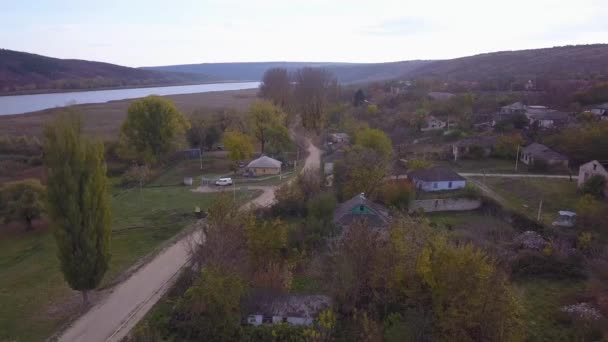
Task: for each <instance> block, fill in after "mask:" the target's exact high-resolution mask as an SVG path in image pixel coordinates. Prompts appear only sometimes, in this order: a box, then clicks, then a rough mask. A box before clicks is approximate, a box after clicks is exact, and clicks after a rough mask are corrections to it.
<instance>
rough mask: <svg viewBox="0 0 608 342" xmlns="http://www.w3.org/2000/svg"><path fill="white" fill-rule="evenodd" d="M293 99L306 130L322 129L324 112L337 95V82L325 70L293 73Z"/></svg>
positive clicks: (313, 69)
mask: <svg viewBox="0 0 608 342" xmlns="http://www.w3.org/2000/svg"><path fill="white" fill-rule="evenodd" d="M295 83H296V85H295V89H294V98H295V102H296V105H297V107H298V111H299V113H300V114H301V116H302V125H303V126H304V127H306V128H307V129H311V130H319V129H321V128H322V127H323V119H324V115H325V110H326V107H327V104H328V102H329V100H331V99H332V98H335V97H336V96H337V95H336V93H337V89H338V86H337V82H336V80H335V78H334V77H333V75H332V74H331V73H330V72H329V71H327V70H325V69H317V68H308V67H307V68H302V69H299V70H297V71H296V72H295Z"/></svg>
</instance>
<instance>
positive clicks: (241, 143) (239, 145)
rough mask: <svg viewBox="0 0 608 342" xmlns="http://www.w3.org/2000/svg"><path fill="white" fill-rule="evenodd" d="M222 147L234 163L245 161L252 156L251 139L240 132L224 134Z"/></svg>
mask: <svg viewBox="0 0 608 342" xmlns="http://www.w3.org/2000/svg"><path fill="white" fill-rule="evenodd" d="M224 147H226V149H227V150H228V151H229V152H228V157H229V158H230V159H232V160H235V161H236V160H243V159H247V158H249V157H251V155H252V154H253V144H252V143H251V138H250V137H249V136H247V135H246V134H244V133H241V132H234V131H228V132H226V133H225V134H224Z"/></svg>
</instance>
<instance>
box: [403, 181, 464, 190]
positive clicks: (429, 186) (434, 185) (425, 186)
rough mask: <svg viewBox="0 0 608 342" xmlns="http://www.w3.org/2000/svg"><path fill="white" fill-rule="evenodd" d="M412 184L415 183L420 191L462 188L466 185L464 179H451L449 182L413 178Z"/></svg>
mask: <svg viewBox="0 0 608 342" xmlns="http://www.w3.org/2000/svg"><path fill="white" fill-rule="evenodd" d="M414 184H415V185H416V188H417V189H421V190H422V191H427V192H430V191H444V190H456V189H463V188H464V187H465V186H466V185H467V182H466V180H459V181H451V182H449V181H440V182H425V181H419V180H414Z"/></svg>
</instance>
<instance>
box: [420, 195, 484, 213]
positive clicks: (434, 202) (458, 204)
mask: <svg viewBox="0 0 608 342" xmlns="http://www.w3.org/2000/svg"><path fill="white" fill-rule="evenodd" d="M479 207H481V201H480V200H472V199H468V198H441V199H429V200H416V201H413V202H412V204H411V205H410V208H409V211H410V212H415V211H418V210H421V209H422V210H423V211H424V212H425V213H430V212H435V211H466V210H475V209H478V208H479Z"/></svg>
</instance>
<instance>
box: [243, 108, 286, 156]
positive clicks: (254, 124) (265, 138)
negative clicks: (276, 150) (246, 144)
mask: <svg viewBox="0 0 608 342" xmlns="http://www.w3.org/2000/svg"><path fill="white" fill-rule="evenodd" d="M249 125H250V128H251V131H252V134H253V136H254V137H255V138H256V139H257V140H258V142H259V143H260V147H261V150H262V153H264V151H265V149H264V148H265V146H266V143H268V142H271V140H272V139H273V138H274V139H279V140H284V138H285V133H287V129H286V128H285V113H283V111H282V110H281V109H280V108H279V107H277V106H275V105H273V104H272V103H270V102H268V101H256V102H254V103H253V104H252V105H251V108H250V109H249ZM279 143H280V142H279Z"/></svg>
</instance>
